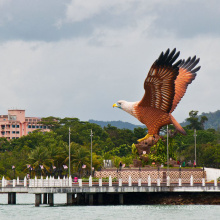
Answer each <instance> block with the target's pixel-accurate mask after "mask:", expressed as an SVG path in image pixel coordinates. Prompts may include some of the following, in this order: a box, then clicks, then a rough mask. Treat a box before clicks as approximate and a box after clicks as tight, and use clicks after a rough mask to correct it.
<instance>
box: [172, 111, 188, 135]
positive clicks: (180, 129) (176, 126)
mask: <svg viewBox="0 0 220 220" xmlns="http://www.w3.org/2000/svg"><path fill="white" fill-rule="evenodd" d="M171 121H172V123H173V125H174V126H175V128H176V130H177V131H178V132H180V133H181V134H183V135H186V132H185V130H184V129H183V128H182V126H181V125H180V124H179V123H178V122H177V121H176V119H175V118H174V117H173V116H172V115H171Z"/></svg>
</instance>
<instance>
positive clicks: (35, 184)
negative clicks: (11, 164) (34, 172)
mask: <svg viewBox="0 0 220 220" xmlns="http://www.w3.org/2000/svg"><path fill="white" fill-rule="evenodd" d="M34 187H37V177H36V176H35V179H34Z"/></svg>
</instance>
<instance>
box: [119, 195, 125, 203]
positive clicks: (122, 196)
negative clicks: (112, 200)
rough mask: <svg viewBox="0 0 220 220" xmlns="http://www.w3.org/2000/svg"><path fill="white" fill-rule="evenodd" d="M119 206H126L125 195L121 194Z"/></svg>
mask: <svg viewBox="0 0 220 220" xmlns="http://www.w3.org/2000/svg"><path fill="white" fill-rule="evenodd" d="M119 204H120V205H123V204H124V195H123V194H119Z"/></svg>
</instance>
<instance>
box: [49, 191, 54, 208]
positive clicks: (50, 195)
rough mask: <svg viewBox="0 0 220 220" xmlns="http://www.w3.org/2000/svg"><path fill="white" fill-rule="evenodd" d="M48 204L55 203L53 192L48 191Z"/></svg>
mask: <svg viewBox="0 0 220 220" xmlns="http://www.w3.org/2000/svg"><path fill="white" fill-rule="evenodd" d="M48 204H49V205H50V206H53V205H54V199H53V193H48Z"/></svg>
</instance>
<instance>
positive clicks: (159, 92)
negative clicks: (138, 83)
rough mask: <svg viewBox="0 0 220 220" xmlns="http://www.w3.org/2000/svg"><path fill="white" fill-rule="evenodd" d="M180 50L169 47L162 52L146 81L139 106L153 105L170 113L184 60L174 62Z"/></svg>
mask: <svg viewBox="0 0 220 220" xmlns="http://www.w3.org/2000/svg"><path fill="white" fill-rule="evenodd" d="M179 54H180V52H177V53H176V49H173V50H172V52H170V50H169V49H168V50H167V51H166V52H165V54H164V53H163V52H162V53H161V55H160V56H159V58H158V59H157V60H156V61H155V62H154V64H153V65H152V67H151V69H150V71H149V73H148V76H147V78H146V79H145V82H144V89H145V94H144V97H143V98H142V100H141V101H140V102H139V104H138V105H139V106H143V107H153V108H157V109H161V110H162V111H164V112H167V113H169V112H170V111H171V109H172V106H173V100H174V96H175V80H176V78H177V76H178V74H179V67H178V66H179V65H180V64H181V63H182V60H179V61H178V62H176V63H175V64H173V63H174V62H175V61H176V59H177V58H178V56H179Z"/></svg>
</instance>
